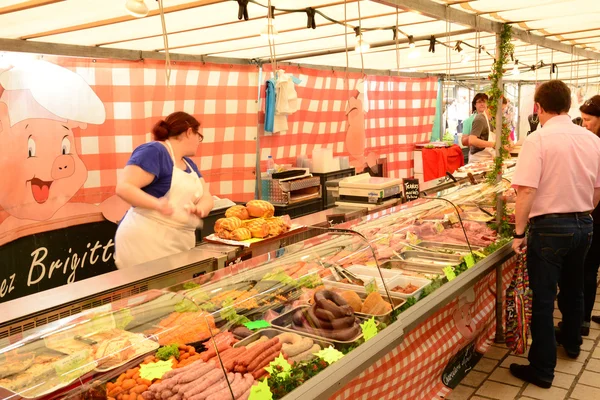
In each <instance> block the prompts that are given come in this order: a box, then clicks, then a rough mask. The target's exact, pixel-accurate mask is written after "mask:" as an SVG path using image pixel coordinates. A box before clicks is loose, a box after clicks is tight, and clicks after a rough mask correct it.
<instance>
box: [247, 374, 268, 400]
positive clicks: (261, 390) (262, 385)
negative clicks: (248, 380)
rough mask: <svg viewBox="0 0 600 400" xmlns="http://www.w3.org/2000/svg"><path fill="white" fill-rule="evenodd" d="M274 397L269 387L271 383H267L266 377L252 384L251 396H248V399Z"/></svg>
mask: <svg viewBox="0 0 600 400" xmlns="http://www.w3.org/2000/svg"><path fill="white" fill-rule="evenodd" d="M272 399H273V393H271V388H270V387H269V384H268V383H267V380H266V379H264V380H262V381H259V382H258V383H255V384H254V386H252V389H250V397H248V400H272Z"/></svg>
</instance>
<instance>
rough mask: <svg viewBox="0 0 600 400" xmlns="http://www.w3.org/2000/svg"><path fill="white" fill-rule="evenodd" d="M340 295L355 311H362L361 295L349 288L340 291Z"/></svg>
mask: <svg viewBox="0 0 600 400" xmlns="http://www.w3.org/2000/svg"><path fill="white" fill-rule="evenodd" d="M340 295H341V296H342V297H343V298H344V300H346V302H348V304H349V305H350V307H352V309H353V310H354V312H361V310H362V307H363V302H362V300H361V299H360V296H359V295H358V294H356V292H353V291H351V290H347V291H345V292H342V293H340Z"/></svg>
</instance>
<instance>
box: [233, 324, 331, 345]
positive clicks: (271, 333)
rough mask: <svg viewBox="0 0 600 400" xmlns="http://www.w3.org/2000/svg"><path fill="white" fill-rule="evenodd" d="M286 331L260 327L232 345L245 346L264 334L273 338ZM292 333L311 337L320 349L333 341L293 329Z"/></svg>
mask: <svg viewBox="0 0 600 400" xmlns="http://www.w3.org/2000/svg"><path fill="white" fill-rule="evenodd" d="M286 332H289V331H288V330H284V329H279V328H266V329H261V330H259V331H257V332H256V333H254V334H253V335H250V336H248V337H247V338H245V339H243V340H240V341H239V342H237V343H236V344H234V345H233V347H234V348H236V347H241V346H247V345H249V344H250V343H253V342H255V341H257V340H258V339H259V338H260V337H261V336H266V337H268V338H269V339H273V338H274V337H275V336H279V335H281V334H282V333H286ZM293 333H295V334H296V335H299V336H302V337H306V338H309V339H311V340H312V341H313V342H314V343H315V344H318V345H319V346H321V349H326V348H327V347H329V346H333V343H331V342H329V341H326V340H321V339H316V338H313V337H310V336H308V335H306V334H305V333H304V332H298V331H294V332H293Z"/></svg>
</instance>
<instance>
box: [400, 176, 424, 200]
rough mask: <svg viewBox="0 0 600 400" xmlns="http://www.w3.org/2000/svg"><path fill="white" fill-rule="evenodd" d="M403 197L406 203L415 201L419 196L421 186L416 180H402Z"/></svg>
mask: <svg viewBox="0 0 600 400" xmlns="http://www.w3.org/2000/svg"><path fill="white" fill-rule="evenodd" d="M402 185H403V186H404V197H405V198H406V201H413V200H417V199H418V198H419V196H420V194H421V185H420V183H419V180H418V179H402Z"/></svg>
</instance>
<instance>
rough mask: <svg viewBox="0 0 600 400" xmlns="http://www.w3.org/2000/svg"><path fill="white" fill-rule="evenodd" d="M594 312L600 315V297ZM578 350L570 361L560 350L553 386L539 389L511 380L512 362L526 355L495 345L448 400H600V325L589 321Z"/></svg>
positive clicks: (557, 319)
mask: <svg viewBox="0 0 600 400" xmlns="http://www.w3.org/2000/svg"><path fill="white" fill-rule="evenodd" d="M594 310H595V312H594V314H595V315H600V294H599V295H598V296H596V306H595V307H594ZM554 317H555V318H554V320H555V325H556V324H557V323H558V321H559V319H560V312H559V311H558V309H557V310H555V313H554ZM581 350H582V351H581V355H580V356H579V358H577V359H576V360H572V359H570V358H568V357H567V355H566V353H565V352H564V350H563V348H562V347H559V348H558V360H557V365H556V371H555V377H554V382H553V384H552V387H551V388H550V389H541V388H538V387H537V386H534V385H531V384H528V383H525V382H523V381H521V380H520V379H517V378H515V377H513V376H512V375H511V374H510V372H509V370H508V367H509V365H510V364H511V363H513V362H519V363H523V364H527V358H526V357H527V354H523V355H519V356H515V355H511V354H510V353H509V351H508V349H507V348H506V346H504V345H502V344H498V345H496V344H494V345H492V346H491V347H490V348H489V350H488V351H487V352H486V353H485V355H484V356H483V357H484V358H482V359H481V361H480V362H479V363H478V364H477V366H475V368H474V369H473V371H471V372H470V373H469V374H468V375H467V376H466V377H465V378H464V379H463V380H462V381H461V383H460V385H458V387H457V388H456V389H455V390H453V391H452V393H451V394H450V395H449V396H448V397H447V399H450V400H467V399H470V400H483V399H486V400H487V399H496V400H512V399H524V400H532V399H537V400H563V399H568V400H570V399H575V400H600V324H595V323H593V322H592V329H591V330H590V335H589V336H588V337H584V339H583V346H582V347H581Z"/></svg>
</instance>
